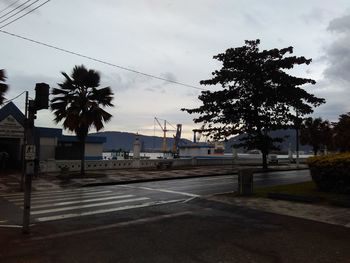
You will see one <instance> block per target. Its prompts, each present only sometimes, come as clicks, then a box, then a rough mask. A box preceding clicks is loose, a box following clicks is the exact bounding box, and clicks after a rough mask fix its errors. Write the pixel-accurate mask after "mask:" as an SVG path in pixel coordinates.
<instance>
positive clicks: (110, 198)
mask: <svg viewBox="0 0 350 263" xmlns="http://www.w3.org/2000/svg"><path fill="white" fill-rule="evenodd" d="M133 196H134V195H118V196H109V197H101V198H94V199H84V200H78V201H69V202H59V203H47V204H44V205H34V206H32V209H36V208H43V207H48V206H62V205H72V204H80V203H89V202H96V201H103V200H112V199H122V198H129V197H133Z"/></svg>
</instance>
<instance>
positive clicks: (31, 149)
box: [24, 144, 35, 161]
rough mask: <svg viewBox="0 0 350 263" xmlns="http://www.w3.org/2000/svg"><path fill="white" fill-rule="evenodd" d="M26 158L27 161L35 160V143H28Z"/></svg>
mask: <svg viewBox="0 0 350 263" xmlns="http://www.w3.org/2000/svg"><path fill="white" fill-rule="evenodd" d="M24 158H25V160H26V161H34V160H35V145H33V144H30V145H26V149H25V154H24Z"/></svg>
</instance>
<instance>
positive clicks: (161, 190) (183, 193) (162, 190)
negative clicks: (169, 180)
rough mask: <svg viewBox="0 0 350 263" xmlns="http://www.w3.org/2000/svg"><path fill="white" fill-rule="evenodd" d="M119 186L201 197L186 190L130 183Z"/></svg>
mask: <svg viewBox="0 0 350 263" xmlns="http://www.w3.org/2000/svg"><path fill="white" fill-rule="evenodd" d="M119 186H121V187H126V188H136V189H143V190H149V191H158V192H164V193H170V194H179V195H185V196H191V197H200V195H196V194H191V193H185V192H178V191H172V190H168V189H159V188H149V187H142V186H130V185H119Z"/></svg>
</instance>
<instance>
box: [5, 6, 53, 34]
mask: <svg viewBox="0 0 350 263" xmlns="http://www.w3.org/2000/svg"><path fill="white" fill-rule="evenodd" d="M38 1H39V0H37V1H35V2H33V3H32V4H30V5H28V6H26V7H25V8H23V9H21V10H20V11H18V12H17V13H15V14H13V15H11V16H9V17H7V18H5V19H4V20H2V21H0V24H1V23H3V22H6V21H7V20H8V19H10V18H12V17H14V16H15V15H17V14H19V13H20V12H22V11H24V10H25V9H27V8H29V7H30V6H32V5H33V4H35V3H36V2H38ZM50 1H51V0H47V1H45V2H44V3H42V4H40V5H38V6H37V7H35V8H33V9H31V10H29V11H28V12H27V13H24V14H23V15H21V16H19V17H17V18H15V19H13V20H12V21H10V22H8V23H7V24H5V25H2V26H0V29H1V28H4V27H5V26H8V25H10V24H12V23H13V22H15V21H17V20H19V19H21V18H22V17H24V16H26V15H28V14H30V13H32V12H34V11H35V10H37V9H38V8H40V7H42V6H43V5H45V4H47V3H48V2H50Z"/></svg>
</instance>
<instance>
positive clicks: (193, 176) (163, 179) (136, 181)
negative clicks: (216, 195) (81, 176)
mask: <svg viewBox="0 0 350 263" xmlns="http://www.w3.org/2000/svg"><path fill="white" fill-rule="evenodd" d="M235 174H237V171H234V172H231V173H223V174H206V175H189V176H173V177H165V178H149V179H136V180H129V181H109V182H101V183H87V184H82V185H81V186H80V187H94V186H104V185H121V184H136V183H147V182H156V181H170V180H177V179H193V178H201V177H214V176H218V177H219V176H224V175H235Z"/></svg>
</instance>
